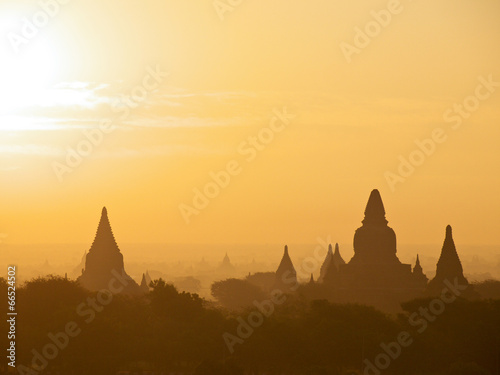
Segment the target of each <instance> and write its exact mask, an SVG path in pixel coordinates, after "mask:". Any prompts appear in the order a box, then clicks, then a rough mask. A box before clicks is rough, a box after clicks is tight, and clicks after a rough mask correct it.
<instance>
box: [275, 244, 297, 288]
mask: <svg viewBox="0 0 500 375" xmlns="http://www.w3.org/2000/svg"><path fill="white" fill-rule="evenodd" d="M296 285H297V272H296V271H295V267H294V266H293V263H292V260H291V259H290V255H289V254H288V246H286V245H285V251H284V253H283V258H281V262H280V265H279V266H278V269H277V270H276V276H275V281H274V285H273V287H274V288H276V289H279V290H282V291H284V292H285V291H289V290H290V289H292V288H294V287H295V286H296Z"/></svg>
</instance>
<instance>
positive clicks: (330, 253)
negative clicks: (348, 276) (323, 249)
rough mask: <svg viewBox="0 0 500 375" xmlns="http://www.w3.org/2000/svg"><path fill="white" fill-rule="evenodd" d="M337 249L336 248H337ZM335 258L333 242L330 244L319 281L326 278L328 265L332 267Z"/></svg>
mask: <svg viewBox="0 0 500 375" xmlns="http://www.w3.org/2000/svg"><path fill="white" fill-rule="evenodd" d="M335 249H336V248H335ZM332 260H333V248H332V244H329V245H328V252H327V253H326V257H325V260H324V261H323V264H322V265H321V268H320V271H319V278H318V281H319V282H323V280H324V279H325V276H326V273H327V271H328V267H330V262H331V261H332Z"/></svg>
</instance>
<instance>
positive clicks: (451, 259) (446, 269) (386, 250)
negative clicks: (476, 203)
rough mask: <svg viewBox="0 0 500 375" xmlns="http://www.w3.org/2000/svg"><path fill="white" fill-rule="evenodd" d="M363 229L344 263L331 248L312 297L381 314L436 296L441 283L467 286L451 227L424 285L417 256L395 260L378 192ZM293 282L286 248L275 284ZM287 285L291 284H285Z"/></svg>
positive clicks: (370, 203)
mask: <svg viewBox="0 0 500 375" xmlns="http://www.w3.org/2000/svg"><path fill="white" fill-rule="evenodd" d="M362 224H363V225H362V226H361V227H360V228H358V229H357V230H356V231H355V234H354V241H353V245H354V256H353V257H352V259H351V260H350V261H349V262H348V263H346V262H345V261H344V259H342V256H341V255H340V250H339V246H338V244H336V245H335V252H333V250H332V246H331V245H330V246H329V248H328V252H327V255H326V257H325V260H324V262H323V264H322V266H321V269H320V276H319V278H318V283H313V281H312V280H313V279H312V276H311V280H310V282H309V283H308V284H307V285H308V288H309V289H308V291H309V292H310V293H313V292H311V291H312V289H310V288H311V287H313V288H317V290H316V292H314V296H315V298H329V299H332V300H334V301H337V302H356V303H366V304H371V305H374V306H377V307H379V308H382V309H385V310H397V309H398V308H399V304H400V303H401V302H403V301H406V300H410V299H413V298H416V297H423V296H424V295H429V293H431V294H432V293H435V292H440V291H441V290H442V289H443V287H444V285H443V282H444V280H446V279H448V280H449V281H450V282H453V280H454V278H457V280H458V282H460V283H467V280H466V279H465V277H464V276H463V270H462V265H461V263H460V259H459V258H458V254H457V252H456V249H455V245H454V243H453V238H452V235H451V227H450V226H448V227H447V229H446V239H445V242H444V245H443V250H442V252H441V257H440V259H439V262H438V264H437V272H436V277H435V278H434V279H433V280H432V281H431V282H430V283H428V278H427V276H426V275H425V274H424V272H423V269H422V267H421V265H420V259H419V256H418V254H417V258H416V262H415V266H414V267H413V269H412V266H411V265H410V264H403V263H401V261H400V260H399V259H398V257H397V255H396V253H397V246H396V234H395V233H394V230H393V229H392V228H390V227H389V226H388V225H387V224H388V221H387V220H386V218H385V209H384V204H383V203H382V198H381V197H380V193H379V191H378V190H373V191H372V192H371V194H370V197H369V199H368V203H367V205H366V209H365V215H364V219H363V221H362ZM287 278H288V279H291V280H295V282H296V280H297V279H296V272H295V269H294V267H293V264H292V261H291V259H290V256H289V254H288V247H286V246H285V253H284V255H283V258H282V260H281V263H280V265H279V267H278V270H277V271H276V285H280V286H282V287H284V286H285V285H284V284H283V280H284V279H287ZM287 285H289V284H287Z"/></svg>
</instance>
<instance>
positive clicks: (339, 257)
mask: <svg viewBox="0 0 500 375" xmlns="http://www.w3.org/2000/svg"><path fill="white" fill-rule="evenodd" d="M333 261H334V263H335V265H336V266H337V268H339V267H340V265H341V264H345V260H344V259H342V255H340V250H339V244H338V243H336V244H335V253H334V254H333Z"/></svg>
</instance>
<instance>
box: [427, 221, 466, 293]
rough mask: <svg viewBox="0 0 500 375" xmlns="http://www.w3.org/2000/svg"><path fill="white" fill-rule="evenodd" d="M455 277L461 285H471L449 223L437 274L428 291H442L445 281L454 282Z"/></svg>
mask: <svg viewBox="0 0 500 375" xmlns="http://www.w3.org/2000/svg"><path fill="white" fill-rule="evenodd" d="M455 279H456V281H457V282H458V283H459V284H460V285H469V282H468V281H467V279H466V278H465V276H464V271H463V268H462V263H461V262H460V258H459V257H458V253H457V249H456V248H455V242H454V241H453V234H452V230H451V226H450V225H448V226H447V227H446V234H445V238H444V243H443V248H442V249H441V256H440V257H439V260H438V262H437V267H436V276H435V277H434V278H433V279H432V280H431V281H430V282H429V285H428V286H427V291H428V292H429V293H431V294H435V293H440V292H441V291H442V290H443V288H445V287H446V285H445V281H448V282H450V283H453V282H454V281H455Z"/></svg>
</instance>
